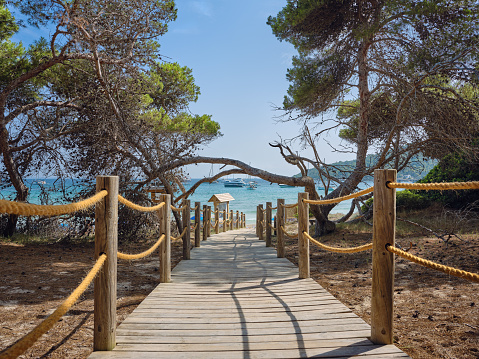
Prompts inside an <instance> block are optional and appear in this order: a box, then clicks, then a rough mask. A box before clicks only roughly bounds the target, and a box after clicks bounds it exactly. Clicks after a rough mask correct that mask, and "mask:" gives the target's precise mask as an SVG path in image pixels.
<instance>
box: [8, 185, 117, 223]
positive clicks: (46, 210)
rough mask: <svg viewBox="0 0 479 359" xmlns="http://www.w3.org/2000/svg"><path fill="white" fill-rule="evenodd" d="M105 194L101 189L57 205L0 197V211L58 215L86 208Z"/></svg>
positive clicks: (29, 214) (31, 214) (25, 214)
mask: <svg viewBox="0 0 479 359" xmlns="http://www.w3.org/2000/svg"><path fill="white" fill-rule="evenodd" d="M107 194H108V192H107V191H106V190H103V191H100V192H98V193H97V194H95V195H94V196H92V197H90V198H87V199H85V200H83V201H80V202H76V203H70V204H59V205H38V204H29V203H22V202H15V201H7V200H4V199H0V213H8V214H16V215H22V216H47V217H50V216H59V215H62V214H68V213H73V212H78V211H81V210H84V209H87V208H89V207H91V206H93V205H94V204H96V203H98V202H99V201H100V200H101V199H102V198H103V197H105V196H106V195H107Z"/></svg>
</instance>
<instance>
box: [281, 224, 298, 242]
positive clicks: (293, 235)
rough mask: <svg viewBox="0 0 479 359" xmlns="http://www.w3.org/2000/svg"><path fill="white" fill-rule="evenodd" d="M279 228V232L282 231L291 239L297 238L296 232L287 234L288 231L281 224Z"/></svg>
mask: <svg viewBox="0 0 479 359" xmlns="http://www.w3.org/2000/svg"><path fill="white" fill-rule="evenodd" d="M279 228H280V229H281V232H283V233H284V234H285V235H286V236H288V237H289V238H291V239H298V233H295V234H289V233H288V232H286V230H285V229H284V227H283V226H281V227H279Z"/></svg>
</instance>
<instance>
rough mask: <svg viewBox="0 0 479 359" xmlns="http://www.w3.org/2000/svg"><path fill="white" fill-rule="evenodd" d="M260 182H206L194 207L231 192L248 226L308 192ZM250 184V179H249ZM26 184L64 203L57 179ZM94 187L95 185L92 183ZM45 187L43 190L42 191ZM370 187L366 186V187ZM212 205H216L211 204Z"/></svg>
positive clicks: (343, 206)
mask: <svg viewBox="0 0 479 359" xmlns="http://www.w3.org/2000/svg"><path fill="white" fill-rule="evenodd" d="M254 180H255V181H256V182H257V188H256V189H255V190H248V189H247V188H246V187H238V188H235V187H225V186H224V184H223V183H222V182H220V183H212V184H209V183H203V184H201V185H200V186H199V187H198V188H197V189H196V191H195V193H193V194H192V195H191V196H190V198H189V199H190V200H191V206H192V207H193V206H194V202H201V206H203V205H204V204H208V200H209V199H210V198H211V196H213V195H214V194H219V193H229V194H231V196H233V198H234V199H235V200H234V201H232V202H231V203H230V209H232V210H233V211H235V212H236V211H240V212H243V213H245V214H246V221H247V223H248V224H251V223H254V222H255V218H256V206H257V205H258V204H263V207H265V206H266V202H272V205H273V207H276V200H277V199H278V198H283V199H284V200H285V202H286V203H287V204H288V203H296V202H297V201H298V193H299V192H304V188H303V187H294V188H292V187H287V188H281V187H279V186H278V185H277V184H275V183H273V184H270V183H269V182H267V181H264V180H261V179H254ZM197 181H198V179H192V180H190V181H188V182H186V183H185V184H184V185H185V188H186V189H188V188H190V187H191V186H192V185H193V184H194V183H196V182H197ZM247 181H248V180H247ZM74 183H78V181H72V180H66V182H65V184H66V188H67V190H68V189H69V188H70V189H71V188H72V187H71V186H72V185H73V184H74ZM26 184H27V185H28V186H29V188H30V192H29V193H30V194H29V198H28V201H29V202H30V203H35V204H41V202H42V196H48V197H49V198H48V199H49V202H50V203H62V202H61V198H62V192H61V187H60V184H59V182H58V181H57V182H55V180H53V179H28V180H26ZM91 186H94V184H92V185H91ZM42 188H43V190H42ZM364 188H366V186H364ZM318 193H319V194H323V191H322V190H321V189H319V188H318ZM0 198H3V199H8V200H14V198H15V192H14V190H13V188H11V187H7V188H4V189H2V190H1V191H0ZM209 204H211V205H212V203H209ZM350 205H351V201H344V202H341V203H340V204H338V205H337V206H336V207H335V208H334V209H333V210H332V213H346V212H348V210H349V207H350Z"/></svg>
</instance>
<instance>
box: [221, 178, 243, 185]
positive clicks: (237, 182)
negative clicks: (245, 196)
mask: <svg viewBox="0 0 479 359" xmlns="http://www.w3.org/2000/svg"><path fill="white" fill-rule="evenodd" d="M224 185H225V187H244V185H245V183H244V182H243V180H242V179H239V178H238V179H233V180H226V181H225V182H224Z"/></svg>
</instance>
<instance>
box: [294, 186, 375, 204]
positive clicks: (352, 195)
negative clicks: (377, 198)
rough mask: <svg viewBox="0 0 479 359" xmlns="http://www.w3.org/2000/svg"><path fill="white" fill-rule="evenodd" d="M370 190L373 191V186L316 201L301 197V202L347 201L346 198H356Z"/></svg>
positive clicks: (325, 202) (329, 202) (328, 202)
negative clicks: (345, 194)
mask: <svg viewBox="0 0 479 359" xmlns="http://www.w3.org/2000/svg"><path fill="white" fill-rule="evenodd" d="M372 191H374V187H369V188H366V189H363V190H362V191H359V192H356V193H352V194H349V195H347V196H343V197H338V198H332V199H323V200H316V201H315V200H312V199H303V202H304V203H309V204H318V205H321V204H331V203H338V202H342V201H347V200H348V199H352V198H357V197H361V196H364V195H365V194H368V193H370V192H372Z"/></svg>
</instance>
